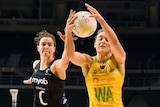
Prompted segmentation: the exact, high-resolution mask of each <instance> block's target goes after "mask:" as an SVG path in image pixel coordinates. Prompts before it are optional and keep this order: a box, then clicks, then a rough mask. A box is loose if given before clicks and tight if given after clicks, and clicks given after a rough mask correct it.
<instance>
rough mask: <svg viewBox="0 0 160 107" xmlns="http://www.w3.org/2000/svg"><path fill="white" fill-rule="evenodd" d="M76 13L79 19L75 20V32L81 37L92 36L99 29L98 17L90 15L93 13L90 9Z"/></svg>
mask: <svg viewBox="0 0 160 107" xmlns="http://www.w3.org/2000/svg"><path fill="white" fill-rule="evenodd" d="M76 15H77V19H76V20H75V22H74V25H75V27H74V28H73V33H74V34H75V35H76V36H78V37H80V38H86V37H89V36H91V35H92V34H93V33H94V32H95V31H96V29H97V21H96V19H95V18H94V17H90V15H91V13H90V12H88V11H79V12H77V13H76Z"/></svg>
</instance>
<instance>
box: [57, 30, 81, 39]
mask: <svg viewBox="0 0 160 107" xmlns="http://www.w3.org/2000/svg"><path fill="white" fill-rule="evenodd" d="M57 34H58V36H59V37H60V38H61V39H62V40H63V41H65V35H63V34H62V33H61V32H60V31H58V32H57ZM73 39H74V40H77V39H78V37H76V36H74V38H73Z"/></svg>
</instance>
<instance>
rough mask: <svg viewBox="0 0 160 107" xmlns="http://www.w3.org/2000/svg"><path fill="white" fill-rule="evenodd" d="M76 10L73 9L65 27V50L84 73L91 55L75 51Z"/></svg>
mask: <svg viewBox="0 0 160 107" xmlns="http://www.w3.org/2000/svg"><path fill="white" fill-rule="evenodd" d="M75 13H76V12H75V11H73V10H71V11H70V14H69V17H68V19H67V22H66V27H65V46H64V48H65V51H66V52H67V55H68V58H69V60H70V61H71V62H72V63H73V64H75V65H77V66H80V67H81V68H82V71H83V74H86V72H87V68H88V67H87V65H88V59H89V58H90V57H89V55H86V54H82V53H80V52H76V51H75V44H74V40H75V39H74V35H73V33H72V31H73V27H74V24H73V22H74V20H75V19H76V16H75Z"/></svg>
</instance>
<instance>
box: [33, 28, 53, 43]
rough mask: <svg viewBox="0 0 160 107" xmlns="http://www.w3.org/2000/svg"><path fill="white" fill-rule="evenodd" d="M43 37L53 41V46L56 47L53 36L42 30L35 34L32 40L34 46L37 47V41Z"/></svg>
mask: <svg viewBox="0 0 160 107" xmlns="http://www.w3.org/2000/svg"><path fill="white" fill-rule="evenodd" d="M43 37H50V38H52V40H53V41H54V46H56V39H55V36H54V35H52V34H51V33H49V32H47V31H46V30H42V31H40V32H37V34H36V37H35V38H34V43H35V44H36V45H39V41H40V40H41V38H43Z"/></svg>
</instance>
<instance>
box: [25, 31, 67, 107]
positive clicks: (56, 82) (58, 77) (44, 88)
mask: <svg viewBox="0 0 160 107" xmlns="http://www.w3.org/2000/svg"><path fill="white" fill-rule="evenodd" d="M34 40H35V43H36V44H37V51H38V53H39V55H40V59H39V60H35V61H34V62H33V70H34V71H33V74H32V76H31V77H30V78H29V79H28V80H24V81H23V83H24V84H32V86H33V89H34V104H33V107H68V104H67V99H66V97H65V89H64V86H65V79H66V69H67V67H68V64H69V60H68V57H67V55H66V53H65V50H64V51H63V54H62V57H61V58H60V59H56V58H55V51H56V40H55V37H54V36H53V35H52V34H50V33H49V32H47V31H46V30H42V31H41V32H38V33H37V37H35V39H34Z"/></svg>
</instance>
